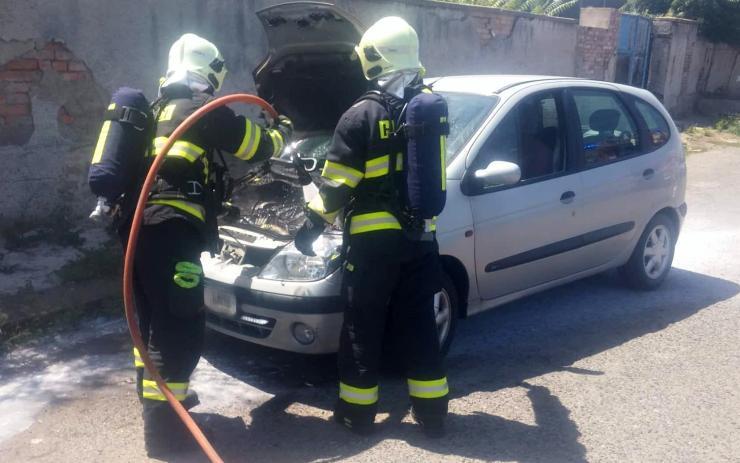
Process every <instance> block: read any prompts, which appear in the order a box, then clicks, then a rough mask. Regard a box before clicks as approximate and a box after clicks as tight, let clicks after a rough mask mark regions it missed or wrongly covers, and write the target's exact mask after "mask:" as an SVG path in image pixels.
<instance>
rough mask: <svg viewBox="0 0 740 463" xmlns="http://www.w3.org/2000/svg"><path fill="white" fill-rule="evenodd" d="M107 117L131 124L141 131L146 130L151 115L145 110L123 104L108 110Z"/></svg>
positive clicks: (107, 118) (110, 119)
mask: <svg viewBox="0 0 740 463" xmlns="http://www.w3.org/2000/svg"><path fill="white" fill-rule="evenodd" d="M105 119H106V120H109V121H119V122H123V123H126V124H131V125H132V126H133V127H134V128H135V129H136V130H138V131H140V132H141V131H144V130H146V125H147V119H149V116H148V115H147V114H146V113H145V112H143V111H141V110H138V109H136V108H132V107H131V106H121V107H119V108H116V109H109V110H107V111H106V112H105Z"/></svg>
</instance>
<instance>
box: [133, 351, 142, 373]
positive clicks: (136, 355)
mask: <svg viewBox="0 0 740 463" xmlns="http://www.w3.org/2000/svg"><path fill="white" fill-rule="evenodd" d="M134 368H144V360H142V359H141V354H139V349H137V348H136V347H134Z"/></svg>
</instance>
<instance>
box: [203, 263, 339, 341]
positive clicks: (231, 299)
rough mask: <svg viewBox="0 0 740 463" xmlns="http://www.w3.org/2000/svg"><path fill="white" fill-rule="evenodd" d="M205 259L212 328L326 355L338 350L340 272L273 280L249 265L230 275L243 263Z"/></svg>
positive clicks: (209, 317) (235, 335)
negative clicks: (257, 274)
mask: <svg viewBox="0 0 740 463" xmlns="http://www.w3.org/2000/svg"><path fill="white" fill-rule="evenodd" d="M201 262H203V264H204V266H203V267H204V271H205V274H206V290H205V305H206V324H207V326H208V327H209V328H211V329H213V330H215V331H218V332H221V333H224V334H226V335H229V336H233V337H235V338H239V339H242V340H245V341H248V342H252V343H255V344H260V345H263V346H267V347H272V348H276V349H281V350H287V351H291V352H298V353H304V354H327V353H334V352H336V351H337V350H338V349H339V332H340V330H341V327H342V320H343V311H344V304H343V302H342V299H341V297H340V290H341V278H342V274H341V273H342V272H341V271H335V272H334V273H332V274H331V275H329V276H328V277H326V278H324V279H323V280H319V281H310V282H301V281H271V280H262V279H259V278H257V277H255V276H249V274H250V271H249V269H248V268H242V270H241V271H239V272H238V274H239V276H238V277H236V278H232V277H230V275H231V276H233V275H235V274H236V268H235V267H239V266H236V265H234V264H227V263H224V262H216V261H208V260H207V259H203V258H202V259H201ZM296 334H298V336H297V335H296Z"/></svg>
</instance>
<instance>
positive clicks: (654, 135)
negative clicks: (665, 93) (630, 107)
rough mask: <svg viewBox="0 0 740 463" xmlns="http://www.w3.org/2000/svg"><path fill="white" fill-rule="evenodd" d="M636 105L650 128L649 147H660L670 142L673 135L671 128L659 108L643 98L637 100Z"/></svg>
mask: <svg viewBox="0 0 740 463" xmlns="http://www.w3.org/2000/svg"><path fill="white" fill-rule="evenodd" d="M635 107H636V108H637V111H638V112H639V113H640V116H642V118H643V119H644V120H645V125H646V126H647V129H648V135H649V136H648V144H649V146H648V149H650V148H652V149H655V148H659V147H661V146H663V145H665V144H666V143H667V142H668V138H669V137H670V136H671V128H670V126H669V125H668V122H666V120H665V118H664V117H663V115H662V114H660V112H658V110H657V109H655V108H653V107H652V106H651V105H650V104H649V103H646V102H644V101H641V100H635Z"/></svg>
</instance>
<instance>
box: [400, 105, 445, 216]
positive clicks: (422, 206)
mask: <svg viewBox="0 0 740 463" xmlns="http://www.w3.org/2000/svg"><path fill="white" fill-rule="evenodd" d="M406 127H407V130H406V135H407V138H408V172H407V177H406V186H407V198H408V202H409V207H410V208H411V209H412V210H413V211H415V212H416V213H417V214H419V217H420V218H422V219H431V218H433V217H436V216H437V215H439V214H440V213H441V212H442V209H444V206H445V200H446V197H447V191H446V190H447V184H446V183H447V179H446V172H445V165H446V159H445V152H446V137H447V134H448V132H449V129H448V127H449V126H448V124H447V103H446V102H445V100H444V98H442V97H441V96H440V95H436V94H434V93H419V94H418V95H416V96H415V97H414V98H412V99H411V101H409V103H408V106H407V107H406Z"/></svg>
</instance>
